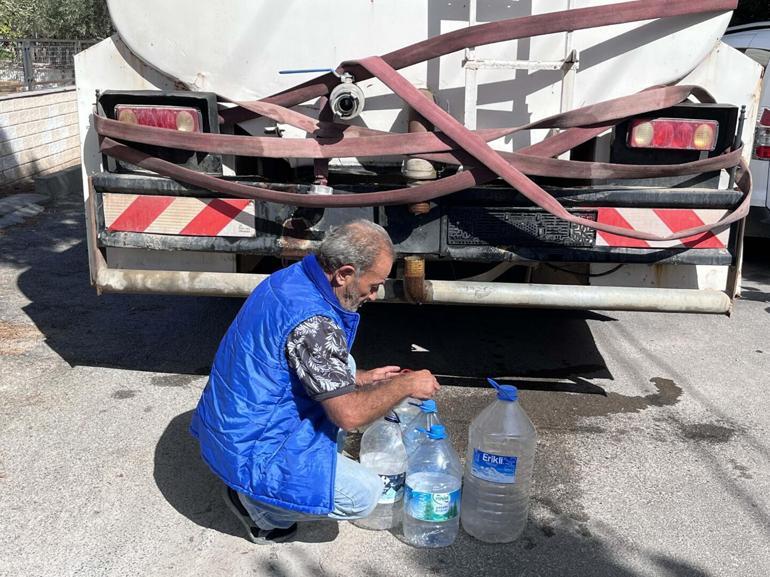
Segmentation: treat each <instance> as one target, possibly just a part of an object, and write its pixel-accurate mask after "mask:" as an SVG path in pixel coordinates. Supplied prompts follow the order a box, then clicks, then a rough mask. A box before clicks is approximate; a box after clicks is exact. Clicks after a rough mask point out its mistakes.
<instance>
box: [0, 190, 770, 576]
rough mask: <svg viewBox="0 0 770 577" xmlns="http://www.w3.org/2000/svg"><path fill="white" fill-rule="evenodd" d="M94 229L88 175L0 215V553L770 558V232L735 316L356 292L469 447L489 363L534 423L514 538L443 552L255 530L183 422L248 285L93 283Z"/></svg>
mask: <svg viewBox="0 0 770 577" xmlns="http://www.w3.org/2000/svg"><path fill="white" fill-rule="evenodd" d="M83 234H84V225H83V222H82V217H81V207H80V203H79V202H78V199H77V197H73V198H69V199H60V200H59V201H58V202H57V203H54V204H49V206H48V207H47V209H46V210H45V211H44V212H43V213H42V214H41V215H39V216H38V217H36V218H34V219H33V220H29V221H26V222H24V223H22V224H18V225H14V226H11V227H9V228H5V229H3V230H0V513H1V514H2V522H0V576H3V577H5V576H25V577H32V576H51V575H55V576H57V577H64V576H70V575H73V576H75V575H77V576H117V575H130V576H136V575H153V576H171V575H182V574H183V575H207V576H210V575H223V576H224V575H227V576H233V577H235V576H241V575H272V576H294V575H351V576H362V575H366V576H371V577H380V576H381V577H385V576H399V575H404V576H410V577H412V576H414V575H440V576H447V577H455V576H457V577H459V576H465V575H483V576H485V577H494V576H537V575H554V576H556V575H559V576H560V575H569V576H572V577H578V576H608V577H610V576H611V577H636V576H642V575H645V576H647V575H656V576H657V575H660V576H671V577H674V576H675V577H706V576H708V577H716V576H730V577H737V576H746V577H749V576H751V577H753V576H757V577H763V576H765V575H768V574H770V497H768V495H770V388H768V382H767V378H768V377H767V375H768V369H769V368H770V344H768V340H769V338H770V323H769V322H768V321H770V315H769V313H770V261H769V260H768V259H767V258H766V257H764V255H765V254H768V249H770V245H766V244H756V245H754V246H752V247H751V250H750V251H749V253H750V254H749V257H748V263H747V266H746V271H745V278H744V285H745V293H744V296H745V298H744V299H742V300H740V301H739V302H738V303H737V305H736V307H735V312H734V314H733V316H732V317H730V318H727V317H721V316H688V315H677V314H667V315H663V314H649V313H611V314H600V313H592V312H586V313H572V312H569V313H566V312H559V311H515V310H486V309H480V308H477V309H469V308H443V307H419V308H417V307H406V306H396V305H367V306H366V307H364V309H363V311H362V314H363V320H362V330H361V333H360V336H359V339H358V341H357V343H356V345H355V349H354V353H355V355H356V358H357V360H358V362H359V365H361V366H376V365H379V364H399V365H401V366H404V367H411V368H422V367H427V368H430V369H431V370H433V371H434V372H436V373H438V374H441V375H447V376H446V377H442V381H443V383H444V385H445V386H444V387H443V388H442V390H441V392H440V394H439V396H438V399H437V401H438V405H439V410H440V412H441V414H442V417H443V418H444V420H445V421H446V422H447V423H448V427H449V433H450V436H451V438H452V440H453V442H454V444H455V446H456V448H457V449H458V451H460V452H461V453H462V452H463V451H464V449H465V438H466V435H467V427H468V424H469V422H470V420H471V419H472V418H473V416H474V415H475V414H476V413H477V412H478V411H479V410H480V409H481V408H482V407H483V406H485V405H486V404H487V403H488V402H490V401H491V399H492V397H493V395H492V393H491V392H490V391H489V390H488V389H487V388H484V386H483V384H484V380H483V378H484V377H486V376H495V377H498V378H499V379H500V380H503V381H506V380H508V381H509V382H515V384H517V385H519V387H520V388H521V389H522V392H521V399H522V403H523V405H524V407H525V409H526V410H527V412H528V413H529V415H530V416H531V418H532V420H533V422H534V423H535V426H536V427H537V430H538V433H539V442H538V449H537V458H536V465H535V468H536V472H535V483H534V493H533V500H532V506H531V514H530V520H529V524H528V527H527V529H526V531H525V533H524V535H523V537H522V538H521V539H520V540H518V541H517V542H515V543H512V544H509V545H485V544H482V543H479V542H476V541H474V540H473V539H471V538H470V537H468V536H467V535H464V534H461V535H460V536H459V538H458V540H457V542H456V543H455V545H453V546H452V547H450V548H448V549H444V550H438V551H430V550H419V549H414V548H411V547H409V546H407V545H406V544H404V543H402V542H401V541H399V539H398V537H397V536H396V535H394V534H391V533H389V532H369V531H365V530H362V529H358V528H356V527H354V526H352V525H350V524H349V523H340V524H339V525H338V524H336V523H330V522H322V523H315V524H307V525H305V526H303V527H302V528H301V531H300V534H299V539H298V542H295V543H291V544H284V545H274V546H266V547H258V546H255V545H253V544H251V543H250V542H248V541H247V540H245V539H244V538H243V536H242V534H241V530H240V525H239V524H238V523H237V521H236V520H235V519H234V518H233V517H232V516H231V514H230V512H229V511H228V510H227V509H226V508H225V506H224V504H223V502H222V501H221V500H220V496H219V484H218V482H217V481H216V479H215V478H214V476H213V475H212V474H211V473H210V472H209V471H208V470H207V468H206V467H205V465H204V464H202V462H201V461H200V459H199V457H198V454H197V447H196V445H195V443H194V441H193V439H192V438H191V437H190V436H189V435H188V433H187V426H188V422H189V419H190V413H191V410H192V409H193V408H194V406H195V403H196V401H197V399H198V396H199V395H200V391H201V389H202V388H203V386H204V384H205V381H206V377H205V375H206V373H207V371H208V367H209V365H210V362H211V359H212V356H213V354H214V351H215V348H216V346H217V344H218V340H219V338H220V337H221V335H222V334H223V332H224V330H225V329H226V328H227V326H228V323H229V321H230V320H231V319H232V317H233V316H234V315H235V313H236V312H237V310H238V307H239V305H240V301H237V300H228V299H213V298H187V297H156V296H128V295H108V296H103V297H97V296H96V295H95V293H94V291H93V290H92V289H91V288H90V287H89V284H88V265H87V257H86V250H85V242H84V240H83ZM414 345H417V351H415V348H416V347H414ZM421 349H424V350H421Z"/></svg>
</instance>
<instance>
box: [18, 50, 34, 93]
mask: <svg viewBox="0 0 770 577" xmlns="http://www.w3.org/2000/svg"><path fill="white" fill-rule="evenodd" d="M21 59H22V67H23V69H24V88H25V89H26V90H33V89H34V88H35V71H34V68H33V67H32V46H31V44H30V41H29V40H22V42H21Z"/></svg>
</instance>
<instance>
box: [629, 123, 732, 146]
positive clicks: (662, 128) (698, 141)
mask: <svg viewBox="0 0 770 577" xmlns="http://www.w3.org/2000/svg"><path fill="white" fill-rule="evenodd" d="M718 131H719V123H718V122H716V121H715V120H690V119H681V118H654V119H651V118H640V119H637V120H634V121H632V122H631V126H630V129H629V131H628V146H629V147H630V148H667V149H676V150H709V151H711V150H714V147H715V146H716V142H717V133H718Z"/></svg>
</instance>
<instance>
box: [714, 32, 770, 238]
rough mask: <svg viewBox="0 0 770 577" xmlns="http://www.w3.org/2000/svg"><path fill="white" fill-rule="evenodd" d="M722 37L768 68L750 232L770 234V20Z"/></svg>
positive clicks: (755, 159)
mask: <svg viewBox="0 0 770 577" xmlns="http://www.w3.org/2000/svg"><path fill="white" fill-rule="evenodd" d="M722 41H723V42H725V43H726V44H729V45H730V46H732V47H733V48H736V49H737V50H740V51H741V52H743V53H744V54H746V56H749V57H751V58H753V59H754V60H755V61H757V62H758V63H759V64H760V65H761V66H762V67H763V68H764V69H765V72H764V75H763V78H762V97H761V99H760V103H759V113H758V115H757V119H756V122H757V129H756V133H755V135H754V152H753V154H752V157H751V174H752V176H753V178H754V187H753V190H754V192H753V194H752V199H751V205H752V214H751V216H750V218H749V224H748V229H747V231H746V234H748V235H750V236H770V190H769V189H768V186H769V185H770V74H768V72H767V67H768V62H769V61H770V22H754V23H752V24H744V25H742V26H733V27H732V28H728V29H727V32H726V33H725V35H724V37H723V38H722Z"/></svg>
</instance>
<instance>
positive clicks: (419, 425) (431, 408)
mask: <svg viewBox="0 0 770 577" xmlns="http://www.w3.org/2000/svg"><path fill="white" fill-rule="evenodd" d="M440 424H441V421H440V420H439V418H438V410H437V409H436V401H434V400H433V399H429V400H427V401H423V402H422V403H420V406H419V412H418V413H417V415H415V417H414V418H412V420H411V421H409V423H408V424H407V425H406V427H404V446H405V447H406V454H407V456H408V455H411V454H412V453H413V452H414V450H415V449H416V448H417V445H418V444H419V443H420V442H421V441H423V440H425V439H426V438H427V437H426V436H425V433H422V432H420V429H423V430H425V431H430V428H431V427H432V426H433V425H440Z"/></svg>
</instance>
